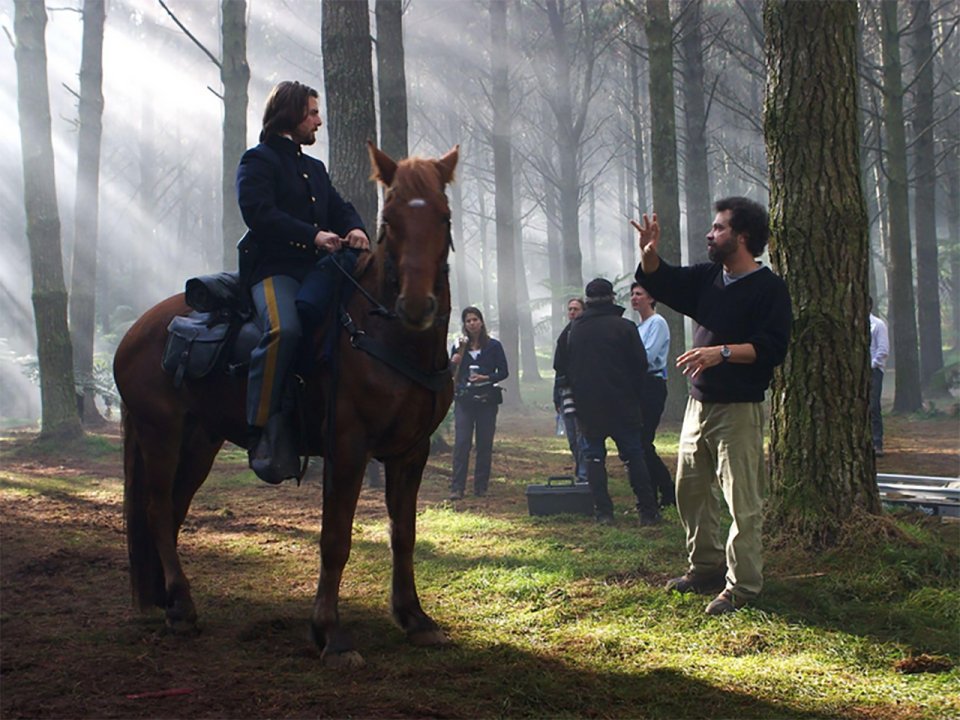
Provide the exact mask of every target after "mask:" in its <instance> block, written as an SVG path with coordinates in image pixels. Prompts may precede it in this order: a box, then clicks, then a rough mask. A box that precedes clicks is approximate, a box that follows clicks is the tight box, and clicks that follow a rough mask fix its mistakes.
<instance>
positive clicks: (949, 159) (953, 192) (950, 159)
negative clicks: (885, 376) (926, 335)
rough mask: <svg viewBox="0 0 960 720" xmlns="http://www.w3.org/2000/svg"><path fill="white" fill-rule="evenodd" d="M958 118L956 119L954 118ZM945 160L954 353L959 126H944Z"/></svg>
mask: <svg viewBox="0 0 960 720" xmlns="http://www.w3.org/2000/svg"><path fill="white" fill-rule="evenodd" d="M958 49H960V39H958V38H957V36H956V35H954V37H953V38H951V41H950V43H949V46H948V50H947V52H946V53H945V57H946V59H947V65H948V67H952V68H954V72H957V70H956V68H958V67H960V52H958ZM944 111H945V113H948V114H949V113H958V112H960V102H958V99H957V94H956V93H953V94H952V97H951V98H950V99H949V101H948V104H947V106H946V108H944ZM954 117H956V115H954ZM943 127H944V139H945V140H946V146H947V150H946V157H945V158H944V162H943V164H944V174H945V175H946V177H947V183H946V185H947V188H946V196H947V202H946V207H947V238H948V240H947V256H948V258H949V263H950V275H949V278H950V281H949V288H950V309H951V312H950V320H951V323H950V326H949V327H950V329H951V330H950V347H951V348H952V349H953V351H954V352H956V351H958V350H960V128H958V126H957V123H956V122H952V123H944V124H943Z"/></svg>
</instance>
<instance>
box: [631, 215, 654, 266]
mask: <svg viewBox="0 0 960 720" xmlns="http://www.w3.org/2000/svg"><path fill="white" fill-rule="evenodd" d="M630 224H631V225H633V227H635V228H636V229H637V232H638V233H640V264H641V266H642V267H643V271H644V272H645V273H651V272H653V271H655V270H656V269H657V268H658V267H659V266H660V257H659V256H658V255H657V246H658V245H660V223H658V222H657V214H656V213H653V220H652V221H651V219H650V217H649V216H648V215H647V214H646V213H644V214H643V225H640V223H638V222H637V221H636V220H631V221H630Z"/></svg>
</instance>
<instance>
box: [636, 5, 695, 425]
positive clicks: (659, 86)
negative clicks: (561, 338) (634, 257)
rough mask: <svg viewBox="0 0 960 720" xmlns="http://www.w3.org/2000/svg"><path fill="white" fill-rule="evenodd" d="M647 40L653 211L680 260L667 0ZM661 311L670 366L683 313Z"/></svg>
mask: <svg viewBox="0 0 960 720" xmlns="http://www.w3.org/2000/svg"><path fill="white" fill-rule="evenodd" d="M646 30H647V42H648V43H649V45H650V148H651V156H652V161H653V162H652V163H651V180H652V185H653V210H654V211H655V212H656V213H657V217H658V219H659V221H660V248H659V254H660V257H662V258H663V259H664V260H666V261H667V262H668V263H670V264H671V265H679V264H680V257H681V256H680V185H679V180H678V178H677V119H676V113H675V110H674V102H673V92H674V87H673V28H672V26H671V24H670V3H669V2H668V0H647V24H646ZM661 314H662V315H663V317H664V319H665V320H666V321H667V325H668V326H669V327H670V355H669V356H668V357H667V367H672V364H673V360H674V359H675V358H676V356H677V355H679V354H680V353H682V352H683V351H684V347H685V345H686V341H685V339H684V327H683V317H682V316H681V315H679V314H678V313H675V312H674V311H672V310H671V309H670V308H666V307H664V308H662V310H661ZM667 393H668V394H667V405H666V407H665V409H664V411H663V418H664V419H666V420H679V419H680V418H682V417H683V408H684V407H685V406H686V403H687V381H686V378H685V377H684V376H683V374H682V373H679V372H671V373H668V375H667Z"/></svg>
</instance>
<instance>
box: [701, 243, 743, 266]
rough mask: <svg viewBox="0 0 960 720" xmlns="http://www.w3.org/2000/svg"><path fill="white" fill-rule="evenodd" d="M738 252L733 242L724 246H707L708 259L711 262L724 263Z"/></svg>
mask: <svg viewBox="0 0 960 720" xmlns="http://www.w3.org/2000/svg"><path fill="white" fill-rule="evenodd" d="M736 251H737V247H736V245H734V244H733V243H731V242H725V243H722V244H715V245H710V244H708V245H707V259H708V260H710V262H714V263H717V262H718V263H722V262H723V261H724V260H726V259H727V258H728V257H730V256H731V255H733V254H734V253H735V252H736Z"/></svg>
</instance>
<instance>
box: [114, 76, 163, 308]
mask: <svg viewBox="0 0 960 720" xmlns="http://www.w3.org/2000/svg"><path fill="white" fill-rule="evenodd" d="M153 113H154V106H153V90H152V89H151V88H150V87H147V86H146V85H144V86H142V87H141V88H140V136H139V137H138V138H137V146H138V149H139V151H140V189H139V192H138V199H139V201H140V203H139V206H140V207H139V210H140V223H139V224H140V237H138V238H137V241H138V242H137V245H138V246H139V248H142V250H143V252H135V253H130V255H129V263H130V274H129V275H128V276H127V277H126V278H125V280H126V282H127V283H129V284H128V285H127V287H126V288H124V290H125V292H121V297H129V298H130V306H131V307H132V308H133V310H134V312H135V313H136V314H137V315H140V314H142V313H144V312H146V310H147V309H148V308H149V307H150V306H151V305H152V304H153V300H154V298H153V297H152V292H151V291H150V284H149V283H148V282H145V283H144V285H145V289H146V292H144V291H143V290H142V289H140V288H139V287H138V283H141V282H144V280H145V279H146V278H149V277H151V272H150V268H151V267H152V266H153V264H154V263H155V262H157V261H158V259H159V255H160V244H159V241H158V238H159V233H158V232H157V222H156V219H157V148H156V146H155V145H154V139H155V136H156V132H155V130H154V116H153Z"/></svg>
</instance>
